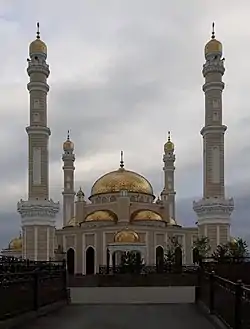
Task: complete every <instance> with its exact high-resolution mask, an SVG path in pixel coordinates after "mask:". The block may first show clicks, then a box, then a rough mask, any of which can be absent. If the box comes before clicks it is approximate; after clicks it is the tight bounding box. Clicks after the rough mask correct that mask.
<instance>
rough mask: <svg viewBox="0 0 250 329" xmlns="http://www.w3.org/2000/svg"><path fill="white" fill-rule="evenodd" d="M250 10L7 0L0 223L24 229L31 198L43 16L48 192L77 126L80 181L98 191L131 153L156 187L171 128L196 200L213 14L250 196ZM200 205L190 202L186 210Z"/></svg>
mask: <svg viewBox="0 0 250 329" xmlns="http://www.w3.org/2000/svg"><path fill="white" fill-rule="evenodd" d="M36 5H37V6H36ZM38 7H39V10H37V8H38ZM215 7H216V10H215ZM249 9H250V3H249V1H247V0H242V1H241V6H238V4H237V3H233V2H232V3H230V6H229V5H228V1H226V0H221V1H220V2H219V3H218V2H215V0H212V1H211V0H210V1H208V0H206V1H205V0H204V1H202V3H201V1H198V0H191V1H189V2H187V1H184V0H177V1H175V2H173V3H171V4H169V3H167V2H166V1H164V0H156V1H152V0H137V1H132V0H128V1H121V0H106V1H105V5H104V3H103V1H101V0H96V1H85V2H82V1H79V0H78V1H77V0H72V1H70V2H63V3H61V4H60V13H59V12H58V3H57V2H51V1H48V0H44V1H43V4H42V5H41V3H40V2H38V1H37V0H34V1H33V5H32V6H30V2H29V1H28V0H23V1H22V4H20V3H16V1H14V0H8V1H6V0H2V1H1V9H0V38H1V53H0V63H1V64H0V75H1V80H0V88H1V98H0V106H1V130H0V139H1V141H2V143H1V154H2V156H1V161H0V172H1V173H3V174H2V176H1V187H2V188H1V191H0V206H1V209H2V214H1V213H0V220H1V221H2V222H3V223H5V224H2V225H4V227H5V228H4V230H5V231H6V230H7V229H9V228H10V227H12V226H11V225H12V224H10V222H11V221H10V220H9V217H8V216H10V217H12V218H15V220H13V223H16V224H15V225H16V230H18V225H19V224H20V221H19V222H18V218H19V217H18V215H17V217H16V215H15V216H14V214H15V209H16V201H17V200H18V199H20V198H21V197H22V198H25V197H27V135H26V132H25V127H26V126H27V125H28V120H29V96H28V92H27V90H26V84H27V82H28V76H27V74H26V71H25V70H26V65H27V63H26V58H27V56H28V53H27V52H28V44H29V42H30V41H31V40H32V39H33V38H34V36H35V22H36V21H37V20H40V23H41V35H42V38H43V39H44V40H45V41H46V43H47V45H48V62H49V64H50V68H51V76H50V78H49V84H50V85H51V90H50V93H49V98H48V100H49V103H48V111H49V112H48V117H49V126H50V128H51V130H52V136H51V139H50V173H51V179H50V181H51V196H52V197H53V198H54V199H55V200H57V199H59V198H60V193H61V191H62V186H63V184H62V183H63V182H62V171H61V167H62V162H61V153H62V148H61V146H62V143H63V141H64V140H65V138H66V132H67V130H68V129H70V130H71V136H72V139H73V140H74V143H75V153H76V186H77V187H78V186H79V185H82V186H83V187H84V188H85V190H86V191H89V190H90V187H91V185H92V184H93V182H94V181H95V179H96V178H97V177H98V176H100V175H101V174H104V173H105V172H107V171H110V170H114V169H116V168H117V166H118V164H119V153H120V150H121V149H123V150H124V152H125V163H126V167H128V168H129V169H132V170H135V171H138V172H140V173H142V174H144V175H145V176H147V178H148V179H149V180H150V181H151V182H152V184H153V185H154V188H155V191H156V193H159V192H160V191H161V189H162V184H163V178H162V177H163V173H162V153H163V144H164V142H165V141H166V136H167V131H168V130H171V132H172V137H173V140H174V142H175V145H176V158H177V160H176V190H177V195H178V197H179V200H180V202H181V200H182V199H183V200H190V202H191V200H192V199H193V198H194V196H199V195H200V196H201V194H202V138H201V136H200V135H199V131H200V129H201V127H202V126H203V124H204V96H203V92H202V90H201V86H202V84H203V77H202V74H201V69H202V65H203V63H204V57H203V47H204V44H205V42H206V41H207V40H208V39H209V37H210V35H209V34H210V27H211V22H212V21H214V20H215V22H216V35H217V37H218V38H219V39H220V40H221V41H222V42H223V46H224V50H225V57H226V74H225V77H224V80H225V83H226V89H225V92H224V94H223V108H224V120H223V121H224V123H225V124H226V125H227V126H228V131H227V133H226V135H225V143H226V144H225V147H226V150H225V151H226V159H225V166H226V185H227V186H228V190H229V194H231V192H233V193H236V198H238V197H237V196H239V198H244V197H245V195H248V188H247V186H249V184H250V172H249V170H248V168H249V163H250V152H248V151H249V142H248V141H249V135H248V130H249V129H248V126H249V122H250V114H249V109H248V89H249V87H248V80H249V77H248V75H249V74H248V71H249V69H250V67H249V66H250V64H249V59H248V53H249V52H248V48H249V46H248V40H249V38H250V32H249V31H250V30H249V23H248V21H249V20H248V17H247V13H248V12H249ZM232 22H235V24H232ZM239 200H241V199H239ZM183 202H184V201H183ZM185 202H186V201H185ZM185 202H184V203H183V204H186V203H185ZM188 202H189V201H188ZM247 206H248V205H247V203H246V204H244V205H241V202H238V205H237V211H238V208H239V209H240V207H242V209H248V211H249V210H250V209H249V208H247ZM182 207H183V209H184V206H180V208H182ZM191 207H192V203H190V204H189V206H188V209H191ZM239 211H240V210H239ZM242 211H243V212H244V210H242ZM7 214H9V215H7ZM185 214H187V212H185V211H184V212H183V213H182V215H181V217H182V216H183V219H181V220H183V222H187V223H189V218H192V221H193V218H194V214H193V212H190V214H189V215H187V216H185ZM4 218H8V219H4ZM8 223H9V225H10V226H8ZM15 225H14V224H13V228H14V226H15ZM8 227H9V228H8ZM6 232H7V231H6ZM0 239H1V237H0Z"/></svg>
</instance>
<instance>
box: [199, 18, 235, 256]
mask: <svg viewBox="0 0 250 329" xmlns="http://www.w3.org/2000/svg"><path fill="white" fill-rule="evenodd" d="M205 59H206V62H205V64H204V65H203V71H202V73H203V76H204V78H205V83H204V85H203V91H204V93H205V126H204V127H203V128H202V130H201V135H202V136H203V198H202V199H201V200H200V201H198V202H194V204H193V209H194V211H195V212H196V214H197V217H198V228H199V234H200V236H207V237H208V238H209V240H210V245H211V247H212V250H214V249H215V248H216V246H217V245H219V244H222V243H226V242H227V241H229V238H230V215H231V213H232V211H233V209H234V202H233V199H227V198H225V182H224V133H225V131H226V129H227V127H226V126H225V125H223V123H222V122H223V121H222V114H223V111H222V91H223V89H224V83H223V81H222V77H223V75H224V72H225V68H224V58H222V44H221V43H220V42H219V41H218V40H216V39H215V33H214V24H213V31H212V38H211V40H210V41H209V42H208V43H207V44H206V46H205Z"/></svg>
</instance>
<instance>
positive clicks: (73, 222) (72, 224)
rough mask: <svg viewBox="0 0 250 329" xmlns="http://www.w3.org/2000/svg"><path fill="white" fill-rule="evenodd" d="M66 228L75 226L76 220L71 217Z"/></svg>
mask: <svg viewBox="0 0 250 329" xmlns="http://www.w3.org/2000/svg"><path fill="white" fill-rule="evenodd" d="M67 226H77V222H76V218H75V217H72V218H71V219H70V220H69V221H68V224H67Z"/></svg>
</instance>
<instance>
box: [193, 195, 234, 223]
mask: <svg viewBox="0 0 250 329" xmlns="http://www.w3.org/2000/svg"><path fill="white" fill-rule="evenodd" d="M193 210H194V211H195V212H196V214H197V217H198V223H199V224H201V223H204V224H205V222H206V221H208V222H210V223H211V220H213V219H214V220H216V221H218V220H220V221H224V222H225V223H227V222H228V221H229V219H230V216H231V213H232V212H233V210H234V200H233V198H230V199H224V198H216V197H214V198H203V199H201V200H199V201H197V202H196V201H194V202H193Z"/></svg>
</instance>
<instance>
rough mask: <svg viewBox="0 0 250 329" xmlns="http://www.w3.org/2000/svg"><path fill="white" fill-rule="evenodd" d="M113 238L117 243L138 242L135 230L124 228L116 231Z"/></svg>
mask: <svg viewBox="0 0 250 329" xmlns="http://www.w3.org/2000/svg"><path fill="white" fill-rule="evenodd" d="M114 240H115V242H119V243H135V242H139V235H138V234H137V233H136V232H135V231H132V230H128V229H126V230H123V231H120V232H118V233H116V235H115V238H114Z"/></svg>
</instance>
